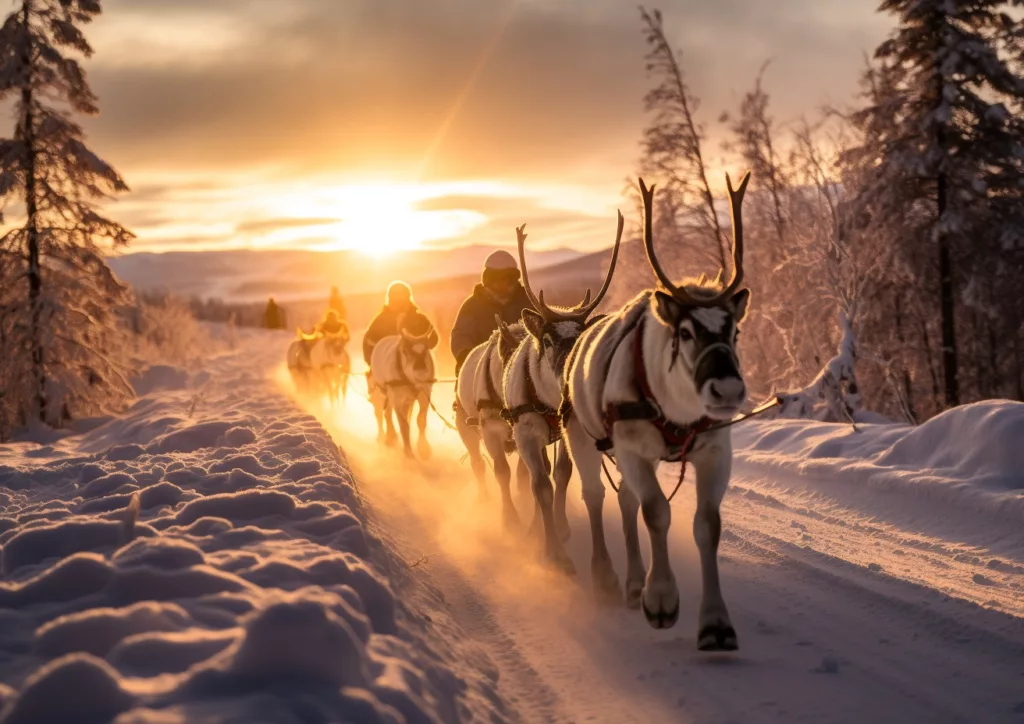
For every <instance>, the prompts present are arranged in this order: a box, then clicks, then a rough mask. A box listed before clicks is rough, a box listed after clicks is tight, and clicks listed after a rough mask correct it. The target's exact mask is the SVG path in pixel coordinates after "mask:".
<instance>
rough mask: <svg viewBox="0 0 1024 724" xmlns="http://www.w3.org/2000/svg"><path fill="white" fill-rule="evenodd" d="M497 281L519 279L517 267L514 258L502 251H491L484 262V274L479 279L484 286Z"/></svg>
mask: <svg viewBox="0 0 1024 724" xmlns="http://www.w3.org/2000/svg"><path fill="white" fill-rule="evenodd" d="M498 279H511V280H512V281H517V280H518V279H519V267H518V265H516V260H515V257H514V256H512V255H511V254H509V253H508V252H507V251H505V250H504V249H498V250H497V251H492V252H491V253H490V254H489V255H488V257H487V259H486V261H484V273H483V275H482V277H481V281H483V283H484V286H487V284H488V283H490V282H494V281H497V280H498Z"/></svg>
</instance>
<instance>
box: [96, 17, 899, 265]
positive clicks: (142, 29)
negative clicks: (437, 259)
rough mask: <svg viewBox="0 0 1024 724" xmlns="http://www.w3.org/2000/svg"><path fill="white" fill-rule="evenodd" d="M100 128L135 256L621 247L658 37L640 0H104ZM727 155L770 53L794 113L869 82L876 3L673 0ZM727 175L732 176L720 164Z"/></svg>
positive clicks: (784, 116)
mask: <svg viewBox="0 0 1024 724" xmlns="http://www.w3.org/2000/svg"><path fill="white" fill-rule="evenodd" d="M103 6H104V14H103V15H102V16H101V17H100V18H99V19H98V20H97V21H96V22H95V23H93V24H92V25H91V26H89V27H88V28H87V34H88V37H89V39H90V40H91V42H92V43H93V45H94V48H95V51H96V52H95V55H94V56H93V58H91V59H90V60H89V61H88V62H87V63H86V69H87V72H88V77H89V80H90V82H91V83H92V85H93V89H94V91H96V93H97V94H98V95H99V98H100V108H101V115H100V116H99V117H97V118H95V119H90V120H89V121H87V122H86V124H85V127H86V129H87V133H88V141H89V143H90V144H91V146H92V147H93V149H94V150H95V151H97V152H98V153H99V154H100V155H101V156H102V157H104V158H106V159H107V160H108V161H110V162H112V163H113V164H114V165H115V167H116V168H117V169H118V170H119V171H120V172H121V173H122V175H123V176H124V177H125V179H126V181H127V182H128V184H129V186H130V187H131V189H132V192H131V193H130V194H126V195H124V196H123V197H121V198H120V199H119V200H118V201H117V202H116V203H115V204H113V205H112V206H111V207H110V208H109V209H108V212H109V213H110V215H112V216H113V217H115V218H116V219H117V220H119V221H121V222H123V223H125V224H126V225H127V226H128V227H129V228H131V229H132V230H133V231H135V233H136V234H137V235H138V239H137V241H136V242H135V244H134V246H133V249H134V250H135V251H166V250H197V251H198V250H208V249H217V248H238V247H249V248H265V247H278V248H281V247H284V248H311V249H322V250H330V249H337V248H360V249H365V250H367V251H369V252H371V253H383V252H386V251H393V250H396V249H402V248H409V247H415V246H421V245H458V244H466V243H478V244H506V245H507V244H513V243H514V238H515V236H514V226H516V225H518V224H521V223H524V222H526V223H528V225H529V228H530V230H531V232H532V233H531V237H530V238H531V243H532V244H536V245H537V248H554V247H558V246H570V247H573V248H577V249H581V250H590V249H597V248H602V247H605V246H608V245H609V244H610V243H611V241H612V239H613V236H614V226H615V209H616V208H617V207H618V206H620V205H623V210H624V212H628V211H629V209H627V208H626V207H625V206H624V204H625V203H626V202H625V201H624V198H623V190H624V188H625V186H626V184H627V183H628V179H629V177H630V176H631V175H632V174H633V173H634V172H635V168H636V162H637V158H638V154H639V138H640V134H641V132H642V129H643V126H644V122H645V114H644V112H643V106H642V98H643V95H644V93H645V91H646V90H647V88H648V87H649V86H650V81H649V79H648V78H647V77H646V76H645V70H644V60H643V56H644V52H645V46H644V44H643V39H642V35H641V30H640V20H639V14H638V12H637V9H636V7H635V5H634V4H633V3H627V2H622V1H621V0H486V1H482V0H289V1H288V2H281V1H280V0H216V2H211V1H210V0H105V2H104V3H103ZM658 7H660V8H661V9H662V12H663V13H664V16H665V25H666V27H667V29H668V31H669V35H670V37H671V39H672V41H673V43H674V44H675V46H676V47H677V48H678V49H679V50H681V51H682V63H683V66H684V68H685V71H686V74H687V80H688V82H689V84H690V85H691V88H692V90H693V92H694V93H695V94H696V95H697V96H698V97H699V98H700V99H701V106H700V110H699V112H698V115H699V118H700V120H701V121H702V122H703V123H705V124H706V127H707V132H708V135H709V140H708V148H709V149H710V151H711V164H712V172H713V173H715V171H718V172H719V173H720V170H721V169H722V168H724V166H722V162H723V158H722V156H723V154H722V152H721V151H720V148H719V147H720V142H721V140H722V136H723V127H722V126H721V125H720V124H719V123H718V117H719V115H720V114H721V112H722V111H726V110H734V109H735V108H736V107H737V106H738V103H739V99H740V98H741V97H742V94H743V93H744V91H746V90H747V89H748V88H749V87H750V86H751V85H752V83H753V80H754V77H755V76H756V74H757V72H758V70H759V68H760V67H761V65H762V64H763V63H764V62H765V61H766V60H768V59H771V60H772V64H771V66H770V68H769V70H768V73H767V76H766V79H765V85H766V88H767V89H768V90H769V92H770V93H771V94H772V103H773V110H774V114H775V116H776V117H777V119H778V120H779V121H780V122H781V123H783V124H786V123H792V122H793V121H795V120H796V119H797V118H798V117H799V116H800V115H801V114H813V113H814V112H815V110H816V109H817V108H818V107H820V106H821V105H822V104H824V103H846V102H848V101H849V100H851V99H852V96H853V93H854V92H855V90H856V87H857V78H858V75H859V73H860V71H861V69H862V67H863V62H864V61H863V59H864V54H865V53H868V52H870V51H871V49H872V48H873V47H874V46H875V45H876V44H877V42H878V41H879V40H880V39H881V38H882V37H883V36H884V34H885V33H886V32H887V31H888V28H889V26H890V22H889V20H888V18H886V17H885V16H882V15H878V14H876V13H875V3H874V2H854V1H853V0H772V1H771V2H766V1H765V0H715V1H714V2H708V1H706V0H662V2H661V3H660V4H659V5H658ZM716 175H717V174H716Z"/></svg>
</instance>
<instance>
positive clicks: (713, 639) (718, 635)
mask: <svg viewBox="0 0 1024 724" xmlns="http://www.w3.org/2000/svg"><path fill="white" fill-rule="evenodd" d="M739 647H740V645H739V642H738V641H737V640H736V631H735V629H733V627H732V626H729V625H728V624H709V625H707V626H704V627H703V628H702V629H701V630H700V632H699V633H698V634H697V650H698V651H736V650H737V649H738V648H739Z"/></svg>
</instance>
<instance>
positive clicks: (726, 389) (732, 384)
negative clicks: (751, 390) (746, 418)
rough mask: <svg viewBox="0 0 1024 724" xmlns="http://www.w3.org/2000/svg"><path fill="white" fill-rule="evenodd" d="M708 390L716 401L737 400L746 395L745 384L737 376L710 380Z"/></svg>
mask: <svg viewBox="0 0 1024 724" xmlns="http://www.w3.org/2000/svg"><path fill="white" fill-rule="evenodd" d="M708 391H709V392H710V393H711V397H712V398H713V399H714V400H715V401H716V402H723V401H728V402H737V401H742V400H743V398H745V397H746V396H747V388H746V385H744V384H743V380H741V379H740V378H738V377H727V378H725V379H718V380H711V382H710V383H709V384H708Z"/></svg>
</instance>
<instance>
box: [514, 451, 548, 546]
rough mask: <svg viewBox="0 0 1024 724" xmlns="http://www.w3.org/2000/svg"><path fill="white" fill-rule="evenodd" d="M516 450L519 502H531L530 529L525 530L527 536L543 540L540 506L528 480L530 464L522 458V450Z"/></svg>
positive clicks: (521, 503) (522, 503)
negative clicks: (531, 516) (531, 518)
mask: <svg viewBox="0 0 1024 724" xmlns="http://www.w3.org/2000/svg"><path fill="white" fill-rule="evenodd" d="M516 452H518V453H519V455H518V456H517V457H518V458H519V459H518V460H517V461H516V487H517V488H518V490H519V503H520V505H524V506H527V505H529V504H530V502H532V503H533V520H531V521H530V530H529V531H528V532H527V536H530V537H532V538H534V539H536V540H538V541H541V540H543V533H544V528H543V526H542V524H541V513H540V506H539V505H538V504H537V499H536V497H535V496H534V494H533V484H532V483H531V482H530V480H531V478H532V473H531V472H530V466H529V465H527V464H526V461H525V460H524V459H523V455H522V452H520V451H519V450H517V451H516ZM524 514H525V508H524Z"/></svg>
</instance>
